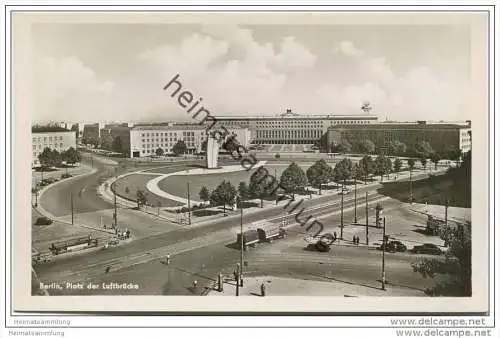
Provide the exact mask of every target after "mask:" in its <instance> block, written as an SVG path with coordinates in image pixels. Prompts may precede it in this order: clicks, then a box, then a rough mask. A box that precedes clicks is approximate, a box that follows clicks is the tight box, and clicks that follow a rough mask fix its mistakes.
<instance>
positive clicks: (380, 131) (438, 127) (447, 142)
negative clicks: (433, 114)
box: [326, 121, 471, 153]
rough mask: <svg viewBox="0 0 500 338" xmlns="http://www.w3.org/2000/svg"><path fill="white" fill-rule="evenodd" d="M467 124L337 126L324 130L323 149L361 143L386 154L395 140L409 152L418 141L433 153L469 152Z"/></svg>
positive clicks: (469, 140)
mask: <svg viewBox="0 0 500 338" xmlns="http://www.w3.org/2000/svg"><path fill="white" fill-rule="evenodd" d="M470 132H471V126H470V121H466V122H464V123H427V122H425V121H417V122H412V123H399V122H396V123H392V122H385V123H376V124H375V123H374V124H369V125H361V126H359V125H337V126H332V127H330V128H328V133H327V137H326V142H327V146H331V145H337V144H339V143H341V142H342V141H343V140H345V141H347V142H349V143H350V144H351V145H354V144H356V143H359V142H360V141H363V140H370V141H372V142H373V143H374V145H375V149H376V151H377V152H381V153H386V152H387V150H388V148H389V145H390V143H391V142H392V141H396V140H397V141H399V142H402V143H404V144H405V145H406V147H407V149H409V150H412V149H414V148H415V146H416V145H417V144H419V143H421V142H422V141H427V142H429V144H430V146H431V147H432V149H433V150H434V151H436V152H448V151H450V150H461V151H462V152H468V151H469V150H471V134H470Z"/></svg>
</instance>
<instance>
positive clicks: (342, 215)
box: [340, 180, 345, 239]
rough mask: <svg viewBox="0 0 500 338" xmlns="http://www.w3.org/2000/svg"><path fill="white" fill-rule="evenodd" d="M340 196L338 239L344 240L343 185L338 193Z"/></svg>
mask: <svg viewBox="0 0 500 338" xmlns="http://www.w3.org/2000/svg"><path fill="white" fill-rule="evenodd" d="M344 181H345V180H344ZM344 183H345V182H344ZM340 194H341V199H340V239H344V185H342V191H341V192H340Z"/></svg>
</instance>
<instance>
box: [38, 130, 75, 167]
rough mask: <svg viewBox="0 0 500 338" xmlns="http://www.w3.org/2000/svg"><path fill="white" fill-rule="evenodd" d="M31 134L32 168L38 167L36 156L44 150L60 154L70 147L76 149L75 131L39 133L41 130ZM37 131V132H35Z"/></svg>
mask: <svg viewBox="0 0 500 338" xmlns="http://www.w3.org/2000/svg"><path fill="white" fill-rule="evenodd" d="M34 130H35V131H32V133H31V139H32V142H31V143H32V161H31V162H32V163H31V165H32V167H33V168H35V167H39V166H40V161H39V160H38V155H40V153H42V152H43V150H44V149H45V148H50V149H51V150H57V151H58V152H59V153H62V152H64V151H66V150H68V149H69V148H70V147H73V148H74V149H76V131H69V130H65V129H63V128H61V131H41V130H43V129H34ZM36 130H39V131H36Z"/></svg>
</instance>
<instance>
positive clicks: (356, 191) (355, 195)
mask: <svg viewBox="0 0 500 338" xmlns="http://www.w3.org/2000/svg"><path fill="white" fill-rule="evenodd" d="M356 183H357V182H356V178H355V179H354V223H358V189H357V184H356Z"/></svg>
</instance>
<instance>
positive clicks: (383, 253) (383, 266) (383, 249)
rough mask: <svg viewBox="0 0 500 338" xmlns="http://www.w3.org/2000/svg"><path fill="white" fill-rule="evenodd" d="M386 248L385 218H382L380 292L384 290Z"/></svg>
mask: <svg viewBox="0 0 500 338" xmlns="http://www.w3.org/2000/svg"><path fill="white" fill-rule="evenodd" d="M386 246H387V237H386V235H385V217H384V230H383V237H382V290H385V247H386Z"/></svg>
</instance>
